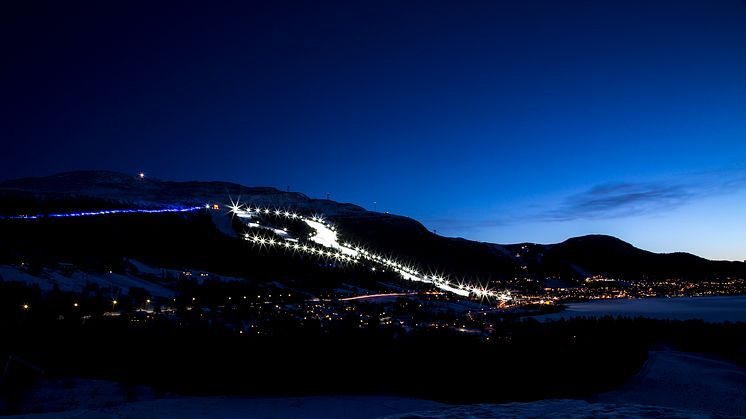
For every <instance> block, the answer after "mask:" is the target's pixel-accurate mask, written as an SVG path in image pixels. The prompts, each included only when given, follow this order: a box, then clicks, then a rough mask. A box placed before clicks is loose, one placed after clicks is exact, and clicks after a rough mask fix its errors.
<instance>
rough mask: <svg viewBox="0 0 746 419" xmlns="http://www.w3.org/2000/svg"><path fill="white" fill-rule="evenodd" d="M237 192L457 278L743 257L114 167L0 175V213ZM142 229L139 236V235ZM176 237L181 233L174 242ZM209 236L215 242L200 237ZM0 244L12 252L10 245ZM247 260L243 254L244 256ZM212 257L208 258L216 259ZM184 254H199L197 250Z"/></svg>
mask: <svg viewBox="0 0 746 419" xmlns="http://www.w3.org/2000/svg"><path fill="white" fill-rule="evenodd" d="M239 197H240V201H241V202H242V203H246V204H249V205H251V206H261V207H270V208H282V209H291V210H293V211H300V212H304V213H307V214H323V215H324V216H325V217H326V218H327V219H330V220H331V221H332V222H333V223H334V224H335V225H337V226H338V227H339V234H340V237H341V239H342V240H343V241H349V242H353V243H359V244H363V245H365V246H366V247H367V248H369V249H371V250H374V251H376V252H379V253H381V254H383V255H387V256H388V257H393V258H395V259H397V260H400V261H402V262H404V263H408V264H414V265H416V266H419V267H420V268H421V269H423V270H428V271H433V272H441V273H444V274H449V275H454V276H457V277H462V278H463V277H477V278H480V280H484V281H500V280H508V279H513V278H522V277H526V278H534V279H540V280H541V279H543V278H546V277H561V278H565V279H567V280H579V279H583V278H585V277H587V276H592V275H602V276H608V277H615V278H619V279H627V280H635V279H643V278H662V279H666V278H685V279H689V280H702V279H723V278H728V277H738V278H746V264H744V263H741V262H724V261H710V260H706V259H703V258H699V257H697V256H694V255H691V254H686V253H672V254H656V253H652V252H648V251H645V250H641V249H638V248H635V247H634V246H632V245H631V244H629V243H626V242H624V241H622V240H619V239H617V238H614V237H610V236H602V235H593V236H585V237H576V238H571V239H568V240H566V241H564V242H562V243H558V244H552V245H541V244H533V243H522V244H512V245H498V244H492V243H482V242H475V241H470V240H465V239H457V238H447V237H442V236H438V235H436V234H433V233H432V232H430V231H428V230H427V229H426V228H425V227H424V226H423V225H422V224H421V223H419V222H417V221H416V220H413V219H411V218H407V217H401V216H397V215H392V214H385V213H379V212H372V211H367V210H365V209H363V208H362V207H360V206H357V205H354V204H349V203H338V202H335V201H331V200H325V199H312V198H309V197H308V196H306V195H304V194H301V193H296V192H283V191H279V190H277V189H275V188H269V187H247V186H243V185H239V184H235V183H229V182H199V181H190V182H173V181H163V180H158V179H151V178H148V177H145V178H141V177H139V176H136V175H127V174H122V173H117V172H105V171H78V172H69V173H61V174H57V175H52V176H47V177H36V178H24V179H15V180H5V181H1V182H0V203H1V204H2V205H0V209H1V210H0V215H6V216H7V215H17V214H42V215H43V214H49V213H54V212H65V211H73V210H77V211H80V210H90V209H100V208H103V209H108V208H130V207H133V206H135V207H138V208H155V207H158V208H160V207H179V206H189V205H206V204H211V203H220V204H222V205H223V206H224V207H225V205H226V204H227V203H228V202H229V199H230V198H233V199H238V198H239ZM133 220H134V218H133ZM138 222H139V221H138ZM84 223H87V221H85V222H84ZM198 224H199V223H198ZM200 225H201V227H199V228H198V229H197V230H194V231H195V232H197V231H200V233H199V234H208V233H207V230H205V228H207V229H208V230H209V227H205V226H204V225H202V224H200ZM55 228H56V226H55ZM118 228H125V227H118ZM190 228H191V227H190ZM143 234H144V235H147V232H143ZM180 234H182V233H180ZM209 234H213V233H209ZM189 235H190V234H189V233H187V236H189ZM177 236H178V235H176V236H172V237H177ZM67 237H69V236H67ZM143 238H144V237H143ZM132 240H136V238H132ZM159 240H160V242H162V247H161V249H164V248H167V247H169V246H168V245H167V242H168V240H166V242H163V240H164V239H163V238H160V239H159ZM184 240H186V239H182V240H181V242H182V243H183V242H184ZM211 240H213V239H209V240H207V241H208V242H210V241H211ZM215 240H217V239H215ZM220 240H224V239H220ZM148 241H150V240H148ZM196 241H197V242H199V243H204V242H205V241H204V240H196ZM199 246H201V245H198V246H197V247H193V248H191V249H192V250H191V252H187V253H188V254H191V253H194V252H197V253H199V254H205V253H204V252H206V251H207V250H206V249H202V250H199V251H198V250H195V249H198V248H199ZM211 246H214V245H211ZM176 248H179V246H178V245H177V246H176ZM228 248H230V249H231V250H222V251H221V253H224V252H227V253H231V252H236V248H235V247H233V246H232V245H230V244H228V245H227V247H226V249H228ZM6 251H7V252H10V251H11V249H6ZM161 253H162V254H163V258H162V259H163V260H160V261H157V260H156V261H154V262H163V264H166V265H173V264H174V263H175V262H178V263H180V264H182V263H184V262H183V260H179V259H185V258H184V257H181V258H180V257H179V256H174V255H172V253H174V252H169V251H162V252H161ZM169 255H170V256H169ZM234 256H237V255H234ZM147 257H149V258H151V259H152V258H154V257H155V256H154V254H152V253H151V254H149V255H148V256H147ZM246 257H247V258H249V259H251V256H246ZM211 258H213V259H214V258H215V256H211ZM156 259H158V258H157V257H156ZM190 259H191V260H195V261H199V260H201V259H204V257H191V258H190ZM217 259H218V260H215V261H213V262H210V263H205V264H206V265H209V267H210V268H212V269H218V270H221V269H222V270H227V271H229V272H228V273H230V274H236V272H237V271H240V270H241V269H237V268H236V267H235V266H233V265H235V262H232V263H225V261H224V260H221V258H219V257H218V258H217ZM231 260H235V259H231ZM291 265H292V264H291Z"/></svg>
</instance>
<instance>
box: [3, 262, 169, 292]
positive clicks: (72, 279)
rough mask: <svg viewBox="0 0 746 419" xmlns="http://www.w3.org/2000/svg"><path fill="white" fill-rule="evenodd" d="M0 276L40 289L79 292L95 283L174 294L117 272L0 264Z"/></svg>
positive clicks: (104, 286)
mask: <svg viewBox="0 0 746 419" xmlns="http://www.w3.org/2000/svg"><path fill="white" fill-rule="evenodd" d="M158 272H160V270H159V271H158ZM0 278H2V279H3V280H5V281H23V282H26V283H29V284H38V285H39V288H40V289H41V290H42V291H51V290H52V289H53V288H54V287H55V286H57V287H59V289H60V290H62V291H74V292H81V291H83V289H85V287H86V285H88V284H96V285H98V286H99V287H100V288H119V289H121V290H124V291H125V292H126V291H127V290H129V289H130V288H131V287H141V288H144V289H145V290H146V291H147V292H148V293H149V294H150V295H152V296H154V297H170V296H172V295H173V294H174V292H173V291H171V290H170V289H168V288H166V287H163V286H161V285H158V284H155V283H153V282H150V281H146V280H144V279H141V278H137V277H135V276H128V275H120V274H117V273H110V274H95V273H84V272H73V273H70V274H68V275H65V274H63V273H61V272H58V271H55V270H52V269H44V270H43V271H42V272H41V273H39V274H37V275H31V274H29V273H28V272H26V271H24V270H23V269H21V268H19V267H18V266H12V265H0Z"/></svg>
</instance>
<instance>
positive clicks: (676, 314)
mask: <svg viewBox="0 0 746 419" xmlns="http://www.w3.org/2000/svg"><path fill="white" fill-rule="evenodd" d="M607 315H611V316H628V317H637V316H643V317H650V318H654V319H671V320H689V319H702V320H705V321H708V322H723V321H726V320H727V321H732V322H736V321H741V322H746V295H737V296H724V297H682V298H644V299H637V300H597V301H590V302H585V303H571V304H568V305H567V310H565V311H563V312H561V313H553V314H547V315H544V316H537V318H538V319H546V320H549V319H559V318H560V317H565V318H569V317H577V316H596V317H599V316H607Z"/></svg>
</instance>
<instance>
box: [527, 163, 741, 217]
mask: <svg viewBox="0 0 746 419" xmlns="http://www.w3.org/2000/svg"><path fill="white" fill-rule="evenodd" d="M744 188H746V178H744V177H743V176H742V175H739V176H733V175H732V174H731V175H727V174H724V173H718V172H712V173H703V174H696V175H690V176H688V177H686V178H685V179H683V180H680V179H677V180H673V181H671V180H659V181H654V182H636V183H635V182H620V183H605V184H601V185H597V186H594V187H592V188H591V189H589V190H588V191H586V192H582V193H579V194H576V195H571V196H569V197H567V198H565V199H564V200H563V201H562V202H561V203H560V205H559V206H557V207H556V208H554V209H551V210H547V211H544V212H542V213H540V214H538V217H536V218H537V219H540V220H543V221H570V220H581V219H586V220H599V219H610V218H622V217H633V216H640V215H648V214H654V213H661V212H666V211H671V210H673V209H676V208H678V207H681V206H683V205H686V204H688V203H690V202H693V201H696V200H698V199H703V198H706V197H710V196H717V195H725V194H729V193H734V192H737V191H739V190H741V189H744Z"/></svg>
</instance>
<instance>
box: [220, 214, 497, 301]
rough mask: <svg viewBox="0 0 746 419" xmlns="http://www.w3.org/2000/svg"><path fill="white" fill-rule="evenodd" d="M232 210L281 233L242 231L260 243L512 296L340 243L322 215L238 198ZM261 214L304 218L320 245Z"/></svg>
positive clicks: (463, 292)
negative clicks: (264, 219)
mask: <svg viewBox="0 0 746 419" xmlns="http://www.w3.org/2000/svg"><path fill="white" fill-rule="evenodd" d="M230 212H231V213H232V214H233V215H235V216H237V217H239V218H240V219H241V220H242V221H243V222H244V223H245V224H246V226H247V227H253V228H260V229H265V230H269V231H272V232H274V233H276V234H278V235H279V236H280V237H281V239H279V240H278V239H275V238H273V237H270V238H267V237H265V236H262V235H261V234H249V233H246V234H244V235H243V238H244V239H245V240H247V241H249V242H251V243H253V244H254V245H257V246H260V247H267V248H284V249H285V250H287V251H292V252H298V253H306V254H310V255H315V256H318V257H322V258H327V259H330V260H333V261H338V262H344V263H360V262H362V261H366V262H368V263H369V264H371V265H373V266H372V267H371V269H372V270H374V271H375V270H376V269H381V270H390V271H393V272H395V273H397V274H398V275H399V276H400V277H401V278H402V279H404V280H407V281H413V282H422V283H427V284H432V285H433V286H435V287H436V288H438V289H440V290H443V291H447V292H450V293H453V294H456V295H459V296H462V297H476V298H480V299H483V298H487V299H497V300H500V301H507V300H510V299H511V297H510V293H509V292H505V293H498V292H496V291H494V290H491V289H489V288H487V287H486V286H482V285H481V284H473V283H468V282H466V281H454V280H451V279H449V278H447V277H444V276H442V275H437V274H426V273H423V272H421V271H420V270H419V269H417V268H416V267H414V266H411V265H407V264H403V263H401V262H399V261H398V260H396V259H393V258H388V257H385V256H382V255H380V254H376V253H374V252H370V251H368V250H366V249H365V247H364V246H361V245H353V244H351V243H340V242H339V239H338V234H337V230H336V227H335V226H333V225H332V224H330V223H329V222H328V221H326V220H325V219H324V218H323V217H321V216H312V217H310V218H309V217H306V216H304V215H301V214H298V213H296V212H294V211H289V210H287V209H285V210H281V209H270V208H259V207H252V206H250V205H242V204H240V203H238V202H231V205H230ZM261 216H275V217H280V218H284V219H287V220H294V221H302V222H304V223H305V224H306V225H308V226H309V227H310V228H311V229H312V230H313V231H314V234H313V235H311V236H310V237H309V240H310V241H311V242H313V243H315V244H317V245H319V246H320V247H316V246H313V245H308V244H305V243H301V242H299V241H298V238H295V237H291V236H290V235H289V234H288V233H287V231H285V230H284V229H277V228H274V227H270V226H264V225H262V224H261V223H260V221H259V220H258V218H260V217H261ZM281 233H282V234H281Z"/></svg>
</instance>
